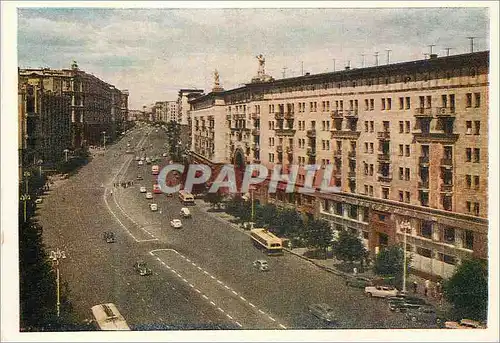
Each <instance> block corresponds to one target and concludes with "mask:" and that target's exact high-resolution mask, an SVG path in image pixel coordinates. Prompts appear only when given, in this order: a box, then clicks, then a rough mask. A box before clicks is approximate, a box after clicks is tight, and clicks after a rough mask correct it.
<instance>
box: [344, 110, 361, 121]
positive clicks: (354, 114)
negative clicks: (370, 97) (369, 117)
mask: <svg viewBox="0 0 500 343" xmlns="http://www.w3.org/2000/svg"><path fill="white" fill-rule="evenodd" d="M344 116H345V117H346V118H348V119H358V110H347V111H346V112H345V114H344Z"/></svg>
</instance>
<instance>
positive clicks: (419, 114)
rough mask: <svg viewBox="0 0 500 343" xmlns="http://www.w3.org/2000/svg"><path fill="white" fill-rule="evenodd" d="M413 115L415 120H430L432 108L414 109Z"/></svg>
mask: <svg viewBox="0 0 500 343" xmlns="http://www.w3.org/2000/svg"><path fill="white" fill-rule="evenodd" d="M413 115H414V116H415V118H432V108H424V107H420V108H416V109H415V113H414V114H413Z"/></svg>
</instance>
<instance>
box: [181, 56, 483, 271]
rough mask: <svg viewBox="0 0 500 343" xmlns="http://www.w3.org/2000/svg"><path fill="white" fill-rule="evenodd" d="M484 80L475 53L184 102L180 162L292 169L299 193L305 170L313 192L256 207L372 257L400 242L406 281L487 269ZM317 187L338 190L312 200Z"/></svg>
mask: <svg viewBox="0 0 500 343" xmlns="http://www.w3.org/2000/svg"><path fill="white" fill-rule="evenodd" d="M262 69H263V66H262ZM488 74H489V52H477V53H470V54H463V55H455V56H448V57H440V58H438V57H437V56H436V55H432V56H431V58H430V59H426V60H420V61H412V62H404V63H397V64H390V65H385V66H378V67H369V68H362V69H347V68H346V70H343V71H338V72H333V73H325V74H318V75H306V76H301V77H296V78H289V79H282V80H276V81H274V80H270V81H262V80H261V79H258V78H257V79H254V80H253V82H252V83H249V84H246V85H245V86H243V87H240V88H237V89H232V90H228V91H222V92H220V91H219V92H211V93H209V94H206V95H203V96H201V97H198V98H196V99H193V100H191V101H190V104H191V116H192V120H193V127H192V148H191V159H192V160H193V161H197V162H199V163H201V162H203V163H209V164H212V165H217V164H221V163H234V164H235V165H237V166H241V167H244V165H245V164H248V163H261V164H263V165H264V166H266V167H267V168H268V169H269V170H272V169H273V168H274V166H275V165H281V166H282V172H283V173H284V174H287V173H289V172H290V171H291V166H292V165H298V166H299V171H298V175H297V178H296V184H297V185H299V186H300V185H303V184H304V183H305V181H306V173H307V170H306V165H315V167H313V168H317V169H318V170H317V172H316V176H315V178H314V179H313V186H314V188H315V192H314V193H310V194H299V193H285V192H284V191H283V190H284V188H285V187H286V184H282V183H280V184H279V185H278V191H277V192H276V193H275V194H268V192H267V191H266V190H265V187H261V189H260V190H258V191H256V196H260V198H261V200H262V201H271V202H277V203H280V204H283V205H285V206H294V207H296V208H298V209H299V210H300V211H303V212H305V213H309V214H310V215H314V216H315V217H320V218H323V219H325V220H328V221H329V222H330V223H331V225H332V229H333V230H344V229H346V230H350V231H352V232H355V233H357V234H358V235H359V236H360V237H361V238H362V239H363V241H364V242H365V244H366V246H367V247H368V249H369V251H370V252H371V253H373V254H375V253H377V252H378V251H379V250H380V249H383V248H384V247H386V246H389V245H393V244H399V243H402V242H403V241H404V239H405V238H406V242H407V246H406V249H407V250H408V251H409V252H411V254H412V256H413V262H412V266H413V268H414V269H415V270H417V271H419V272H421V273H423V274H429V275H434V276H442V277H448V276H450V275H451V273H452V272H453V270H454V268H455V265H456V264H457V263H458V262H459V261H460V260H462V259H464V258H466V257H468V256H476V257H479V258H487V234H488V220H487V213H488V192H487V185H488V179H487V175H488V96H489V94H488V89H489V78H488ZM215 132H217V134H215ZM327 171H328V174H327ZM285 178H286V177H285ZM288 178H289V179H291V178H293V175H289V176H288ZM323 179H326V180H328V183H329V185H330V186H337V187H338V189H339V191H337V192H329V193H326V192H321V191H320V185H321V182H322V181H323ZM405 236H406V237H405Z"/></svg>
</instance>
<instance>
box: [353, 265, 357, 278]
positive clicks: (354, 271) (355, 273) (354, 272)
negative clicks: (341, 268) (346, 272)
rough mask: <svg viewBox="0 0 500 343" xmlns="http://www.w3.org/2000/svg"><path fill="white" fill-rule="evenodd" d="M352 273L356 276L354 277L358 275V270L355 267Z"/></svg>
mask: <svg viewBox="0 0 500 343" xmlns="http://www.w3.org/2000/svg"><path fill="white" fill-rule="evenodd" d="M352 273H353V274H354V276H356V275H358V268H356V267H354V268H353V269H352Z"/></svg>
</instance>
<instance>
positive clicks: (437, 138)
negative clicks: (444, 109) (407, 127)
mask: <svg viewBox="0 0 500 343" xmlns="http://www.w3.org/2000/svg"><path fill="white" fill-rule="evenodd" d="M413 137H414V138H415V140H416V141H417V142H418V143H442V144H454V143H455V142H456V141H457V140H458V134H457V133H448V132H423V133H421V132H415V133H413Z"/></svg>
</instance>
